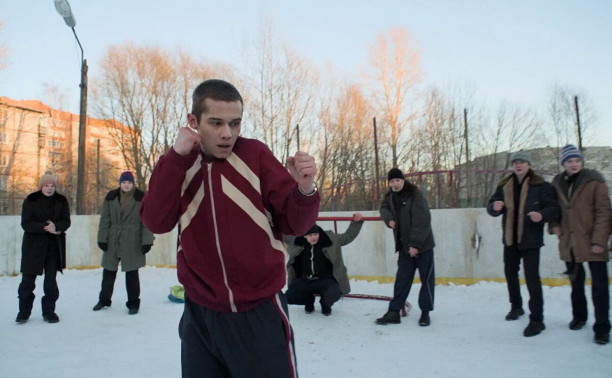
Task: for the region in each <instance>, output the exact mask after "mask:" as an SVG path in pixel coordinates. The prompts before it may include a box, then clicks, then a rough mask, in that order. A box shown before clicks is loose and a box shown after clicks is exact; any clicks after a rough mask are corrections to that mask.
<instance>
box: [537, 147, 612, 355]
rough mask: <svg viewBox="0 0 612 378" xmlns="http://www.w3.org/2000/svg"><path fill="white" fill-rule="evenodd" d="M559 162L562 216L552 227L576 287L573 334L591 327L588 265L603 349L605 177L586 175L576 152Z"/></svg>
mask: <svg viewBox="0 0 612 378" xmlns="http://www.w3.org/2000/svg"><path fill="white" fill-rule="evenodd" d="M560 162H561V165H562V166H563V167H564V168H565V171H564V172H562V173H559V174H558V175H557V176H555V178H554V179H553V186H554V187H555V189H557V195H558V196H559V204H560V205H561V216H560V217H559V219H557V220H555V221H553V222H550V223H549V226H550V228H551V231H552V232H554V233H555V234H556V235H557V236H558V237H559V253H560V256H561V260H563V261H565V263H566V264H567V273H568V275H569V278H570V281H571V284H572V294H571V299H572V315H573V318H572V321H571V322H570V323H569V328H570V329H572V330H579V329H581V328H582V327H584V325H585V324H586V321H587V312H588V311H587V300H586V296H585V294H584V281H585V271H584V267H583V264H582V263H583V262H584V263H587V264H588V266H589V269H590V271H591V282H592V285H591V292H592V298H593V307H595V324H594V325H593V331H594V332H595V342H596V343H597V344H602V345H603V344H607V343H608V342H609V341H610V318H609V315H608V312H609V309H610V293H609V283H608V266H607V265H608V259H609V256H608V245H607V244H608V238H609V235H610V216H611V214H612V212H611V210H610V197H609V196H608V186H607V185H606V180H605V179H604V178H603V176H602V175H601V173H599V172H597V171H595V170H592V169H583V160H582V154H581V153H580V150H578V149H577V148H576V147H575V146H573V145H571V144H570V145H567V146H565V147H564V148H563V151H562V152H561V158H560Z"/></svg>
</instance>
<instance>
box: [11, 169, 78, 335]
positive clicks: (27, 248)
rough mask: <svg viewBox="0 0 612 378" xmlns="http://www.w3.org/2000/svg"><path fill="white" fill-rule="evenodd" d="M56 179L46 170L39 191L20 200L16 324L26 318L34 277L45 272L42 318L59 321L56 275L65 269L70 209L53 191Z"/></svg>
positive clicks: (48, 320) (31, 298) (54, 321)
mask: <svg viewBox="0 0 612 378" xmlns="http://www.w3.org/2000/svg"><path fill="white" fill-rule="evenodd" d="M56 187H57V178H56V177H55V176H53V174H52V173H51V172H49V171H47V172H45V174H44V175H43V176H42V177H41V178H40V181H39V186H38V188H39V190H38V191H37V192H34V193H31V194H30V195H28V196H27V198H26V199H25V201H23V211H22V212H21V227H22V228H23V230H24V231H25V233H24V234H23V244H22V247H21V273H22V274H23V277H22V278H21V284H19V289H18V294H19V313H18V314H17V319H16V322H17V323H25V322H27V321H28V319H29V318H30V314H31V312H32V306H33V304H34V288H35V287H36V276H37V275H42V273H43V270H44V272H45V280H44V286H43V289H44V292H45V295H44V297H42V301H41V304H42V313H43V319H44V320H45V321H47V322H49V323H57V322H59V317H58V316H57V314H56V313H55V302H56V301H57V299H58V298H59V288H58V287H57V280H56V275H57V272H58V271H60V272H61V271H62V269H63V268H65V267H66V234H65V231H66V230H67V229H68V228H69V227H70V209H69V207H68V201H67V200H66V197H64V196H63V195H61V194H59V193H57V192H56Z"/></svg>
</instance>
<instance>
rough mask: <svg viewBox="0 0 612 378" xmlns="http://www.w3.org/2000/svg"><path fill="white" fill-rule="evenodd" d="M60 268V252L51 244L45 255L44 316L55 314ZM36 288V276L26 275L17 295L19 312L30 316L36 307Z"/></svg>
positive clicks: (22, 279) (42, 302)
mask: <svg viewBox="0 0 612 378" xmlns="http://www.w3.org/2000/svg"><path fill="white" fill-rule="evenodd" d="M58 268H59V250H58V249H57V247H56V246H55V244H54V243H49V248H48V249H47V252H46V254H45V268H44V269H45V279H44V282H43V290H44V293H45V295H44V297H42V300H41V304H42V312H43V314H45V315H46V314H53V313H54V312H55V302H56V301H57V299H58V298H59V288H58V287H57V279H56V278H57V269H58ZM35 288H36V274H24V275H23V276H22V277H21V283H20V284H19V289H17V294H18V295H19V312H21V313H23V314H26V315H30V314H31V313H32V306H33V305H34V297H35V295H34V289H35Z"/></svg>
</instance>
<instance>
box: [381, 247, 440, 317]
mask: <svg viewBox="0 0 612 378" xmlns="http://www.w3.org/2000/svg"><path fill="white" fill-rule="evenodd" d="M417 269H418V270H419V277H421V290H420V291H419V308H420V309H421V311H433V305H434V287H435V286H436V275H435V272H434V253H433V249H430V250H428V251H424V252H422V253H419V254H418V255H417V256H416V257H410V255H409V254H408V253H406V252H404V251H400V252H399V258H398V260H397V274H396V275H395V285H394V286H393V300H392V301H391V303H389V311H400V310H401V309H402V308H403V307H404V305H405V304H406V299H407V298H408V294H410V289H411V288H412V282H413V281H414V274H415V273H416V270H417Z"/></svg>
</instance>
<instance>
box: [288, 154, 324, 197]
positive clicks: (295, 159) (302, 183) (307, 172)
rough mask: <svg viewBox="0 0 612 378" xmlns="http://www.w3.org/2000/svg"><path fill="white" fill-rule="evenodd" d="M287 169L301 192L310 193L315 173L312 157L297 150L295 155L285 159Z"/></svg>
mask: <svg viewBox="0 0 612 378" xmlns="http://www.w3.org/2000/svg"><path fill="white" fill-rule="evenodd" d="M287 169H288V170H289V173H291V176H292V177H293V178H294V179H295V181H297V184H298V187H299V188H300V190H301V191H302V193H306V194H309V193H312V192H313V191H314V188H315V184H314V179H315V175H316V174H317V164H316V163H315V159H314V157H312V156H310V155H309V154H307V153H306V152H302V151H298V152H296V153H295V156H291V157H289V159H287Z"/></svg>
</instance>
